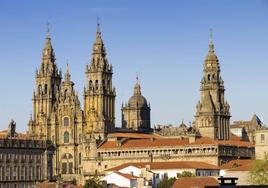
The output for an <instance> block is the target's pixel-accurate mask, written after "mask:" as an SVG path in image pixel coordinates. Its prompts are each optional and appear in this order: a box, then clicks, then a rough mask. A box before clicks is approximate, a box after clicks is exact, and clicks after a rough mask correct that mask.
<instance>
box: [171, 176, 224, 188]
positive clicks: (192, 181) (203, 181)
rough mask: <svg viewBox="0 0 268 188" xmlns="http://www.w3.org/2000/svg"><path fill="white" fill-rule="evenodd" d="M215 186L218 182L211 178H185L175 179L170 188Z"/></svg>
mask: <svg viewBox="0 0 268 188" xmlns="http://www.w3.org/2000/svg"><path fill="white" fill-rule="evenodd" d="M217 185H219V183H218V181H217V180H216V179H215V178H212V177H185V178H179V179H177V180H176V181H175V183H174V184H173V185H172V188H193V187H198V188H204V187H205V186H217Z"/></svg>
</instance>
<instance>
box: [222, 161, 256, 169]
mask: <svg viewBox="0 0 268 188" xmlns="http://www.w3.org/2000/svg"><path fill="white" fill-rule="evenodd" d="M251 165H252V160H232V161H229V162H228V163H226V164H224V165H222V166H220V168H221V169H223V170H231V171H249V170H250V168H251Z"/></svg>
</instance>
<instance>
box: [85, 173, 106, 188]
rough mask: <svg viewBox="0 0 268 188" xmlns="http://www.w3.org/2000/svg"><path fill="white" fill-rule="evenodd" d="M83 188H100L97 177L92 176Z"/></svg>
mask: <svg viewBox="0 0 268 188" xmlns="http://www.w3.org/2000/svg"><path fill="white" fill-rule="evenodd" d="M84 188H102V185H101V182H100V180H99V178H98V177H97V176H92V177H91V178H89V179H88V180H86V183H85V185H84Z"/></svg>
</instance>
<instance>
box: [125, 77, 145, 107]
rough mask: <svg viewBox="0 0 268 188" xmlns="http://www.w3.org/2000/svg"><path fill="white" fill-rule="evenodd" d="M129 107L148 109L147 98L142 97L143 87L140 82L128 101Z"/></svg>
mask: <svg viewBox="0 0 268 188" xmlns="http://www.w3.org/2000/svg"><path fill="white" fill-rule="evenodd" d="M128 105H129V106H130V107H140V108H142V107H148V104H147V100H146V98H145V97H144V96H142V95H141V86H140V84H139V83H138V82H137V83H136V84H135V86H134V93H133V96H132V97H130V99H129V100H128Z"/></svg>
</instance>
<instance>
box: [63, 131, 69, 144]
mask: <svg viewBox="0 0 268 188" xmlns="http://www.w3.org/2000/svg"><path fill="white" fill-rule="evenodd" d="M63 141H64V143H68V142H69V132H68V131H65V132H64V136H63Z"/></svg>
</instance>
